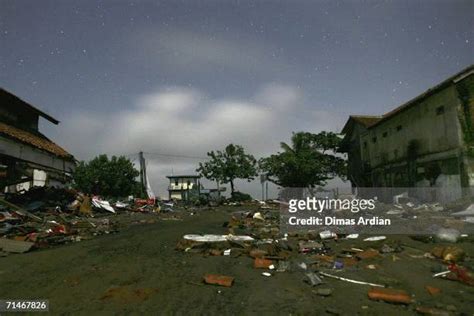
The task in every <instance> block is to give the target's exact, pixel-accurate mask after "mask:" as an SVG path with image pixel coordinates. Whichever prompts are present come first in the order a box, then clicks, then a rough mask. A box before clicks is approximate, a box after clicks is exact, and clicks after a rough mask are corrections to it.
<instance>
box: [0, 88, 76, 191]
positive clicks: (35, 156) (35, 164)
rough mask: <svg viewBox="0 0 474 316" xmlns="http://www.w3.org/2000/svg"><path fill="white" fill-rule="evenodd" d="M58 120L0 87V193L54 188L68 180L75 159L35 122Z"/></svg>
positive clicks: (56, 121)
mask: <svg viewBox="0 0 474 316" xmlns="http://www.w3.org/2000/svg"><path fill="white" fill-rule="evenodd" d="M40 118H43V119H45V120H47V121H49V122H51V123H53V124H56V125H57V124H58V123H59V121H58V120H56V119H55V118H53V117H52V116H50V115H48V114H46V113H44V112H43V111H41V110H39V109H37V108H36V107H34V106H32V105H31V104H28V103H27V102H25V101H23V100H21V99H20V98H18V97H17V96H15V95H13V94H12V93H10V92H8V91H6V90H4V89H2V88H0V168H1V169H0V182H1V187H2V190H3V188H6V189H5V190H7V191H16V190H18V189H21V188H25V189H28V188H29V187H30V186H34V185H39V186H43V185H50V186H58V185H61V184H63V183H65V182H67V181H68V180H69V177H70V174H71V172H72V171H73V170H74V168H75V165H76V160H75V159H74V156H73V155H71V154H70V153H68V152H67V151H66V150H64V149H63V148H61V147H60V146H58V145H57V144H55V143H54V142H52V141H51V140H50V139H48V138H47V137H46V136H45V135H43V134H42V133H41V132H40V131H39V127H38V124H39V120H40Z"/></svg>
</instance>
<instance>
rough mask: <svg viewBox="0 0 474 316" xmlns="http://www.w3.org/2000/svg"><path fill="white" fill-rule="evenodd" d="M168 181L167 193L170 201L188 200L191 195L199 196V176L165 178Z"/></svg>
mask: <svg viewBox="0 0 474 316" xmlns="http://www.w3.org/2000/svg"><path fill="white" fill-rule="evenodd" d="M167 178H168V179H169V180H170V184H169V186H168V193H169V199H170V200H178V201H181V200H189V198H190V197H191V196H192V195H199V191H200V188H201V183H200V181H199V180H200V178H201V177H200V176H198V175H177V176H167Z"/></svg>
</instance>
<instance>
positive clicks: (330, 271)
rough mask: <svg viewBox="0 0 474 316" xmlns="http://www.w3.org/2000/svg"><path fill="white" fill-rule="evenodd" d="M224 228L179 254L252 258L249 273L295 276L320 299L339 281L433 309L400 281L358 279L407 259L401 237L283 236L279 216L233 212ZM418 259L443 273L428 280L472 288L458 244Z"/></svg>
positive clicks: (220, 278) (193, 238) (185, 242)
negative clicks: (289, 274) (441, 279)
mask: <svg viewBox="0 0 474 316" xmlns="http://www.w3.org/2000/svg"><path fill="white" fill-rule="evenodd" d="M224 227H226V228H227V229H228V234H226V235H185V236H183V238H182V239H181V240H179V241H178V243H177V245H176V249H177V250H178V251H183V252H186V253H193V254H201V255H203V256H229V257H231V258H237V257H249V258H251V259H252V261H253V264H252V266H249V269H256V270H259V273H260V274H261V276H262V277H277V276H278V274H280V273H292V274H293V275H295V277H297V278H300V279H301V280H302V281H303V282H304V283H306V284H307V285H306V286H309V287H312V292H313V293H314V294H315V295H318V296H322V297H324V296H332V295H335V294H334V289H333V288H332V287H331V284H332V282H334V281H332V280H338V281H341V282H347V283H352V284H357V285H360V286H366V287H367V298H368V299H370V300H376V301H383V302H387V303H393V304H403V305H409V304H412V303H416V304H415V305H414V309H420V311H419V312H420V313H421V312H422V311H426V310H429V307H425V306H421V305H420V304H419V302H417V301H416V299H415V297H414V295H412V294H410V293H408V292H407V291H404V290H402V289H398V288H396V286H397V282H381V280H383V278H382V277H377V273H374V274H372V275H373V277H367V275H368V274H367V273H361V275H364V277H354V274H355V273H358V272H361V271H370V270H375V271H374V272H376V271H377V270H379V271H381V270H383V267H382V265H384V264H385V263H384V262H388V261H390V262H395V261H398V260H404V259H401V258H409V257H410V251H411V250H413V249H411V248H410V247H407V246H405V245H404V243H403V242H401V241H400V239H399V236H388V237H387V236H364V237H362V236H360V235H359V234H345V235H343V234H336V233H334V232H332V231H329V230H321V231H305V232H289V233H285V234H282V233H280V226H279V213H278V211H277V212H274V211H272V210H262V209H259V210H257V211H239V212H233V213H232V216H231V219H230V220H229V221H228V222H226V223H224ZM447 233H448V234H449V232H447ZM407 238H408V237H407ZM408 239H409V238H408ZM447 239H449V238H447ZM457 240H458V239H456V240H451V241H452V242H456V241H457ZM444 241H446V239H444ZM433 242H434V241H433ZM354 245H357V246H354ZM406 247H407V248H408V249H406ZM417 251H418V250H417ZM413 258H415V257H413ZM418 258H420V259H426V260H430V262H431V264H433V265H436V266H438V267H441V269H440V270H441V271H431V272H430V271H429V270H428V271H427V276H428V277H430V278H431V277H432V278H445V279H448V280H454V281H457V282H460V283H462V284H464V285H467V286H474V274H473V272H472V271H473V270H472V267H473V260H472V259H471V258H470V257H469V256H468V254H466V253H465V252H464V250H463V249H462V248H461V247H458V246H456V245H454V244H453V245H452V246H447V247H442V246H436V247H433V250H432V251H431V252H427V253H425V252H423V253H422V254H421V255H419V257H418ZM221 272H222V271H221ZM433 272H436V273H435V274H433ZM348 275H351V277H349V276H348ZM374 276H375V277H374ZM238 281H239V280H234V277H233V276H229V275H213V274H207V275H205V276H204V277H203V282H204V283H205V284H213V285H219V286H225V287H232V286H233V284H235V282H238ZM303 282H302V283H303ZM302 286H304V285H302ZM392 287H395V288H392ZM426 291H427V292H428V293H430V295H436V294H437V293H439V291H440V289H439V288H437V287H434V286H432V285H430V284H428V285H426Z"/></svg>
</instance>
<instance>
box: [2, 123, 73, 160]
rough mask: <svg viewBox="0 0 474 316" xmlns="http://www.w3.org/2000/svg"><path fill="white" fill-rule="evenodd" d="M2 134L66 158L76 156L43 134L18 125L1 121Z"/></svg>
mask: <svg viewBox="0 0 474 316" xmlns="http://www.w3.org/2000/svg"><path fill="white" fill-rule="evenodd" d="M0 135H5V136H7V137H9V138H12V139H14V140H17V141H20V142H22V143H25V144H27V145H30V146H33V147H36V148H38V149H41V150H44V151H47V152H49V153H51V154H53V155H55V156H58V157H61V158H66V159H71V160H72V159H74V157H73V156H72V155H71V154H70V153H68V152H67V151H66V150H64V149H63V148H61V147H60V146H58V145H56V144H55V143H53V142H52V141H50V140H49V139H47V138H46V137H45V136H43V135H41V134H40V135H37V134H33V133H30V132H27V131H25V130H22V129H19V128H17V127H13V126H10V125H7V124H5V123H2V122H0Z"/></svg>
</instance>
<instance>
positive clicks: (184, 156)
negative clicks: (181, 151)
mask: <svg viewBox="0 0 474 316" xmlns="http://www.w3.org/2000/svg"><path fill="white" fill-rule="evenodd" d="M143 153H144V154H145V155H150V156H162V157H171V158H186V159H209V157H199V156H187V155H172V154H160V153H150V152H143Z"/></svg>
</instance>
